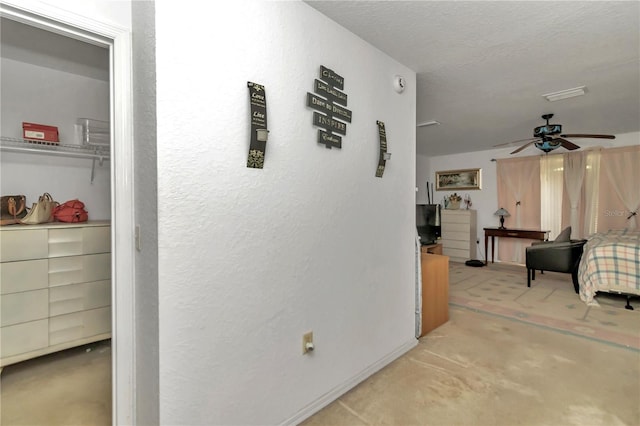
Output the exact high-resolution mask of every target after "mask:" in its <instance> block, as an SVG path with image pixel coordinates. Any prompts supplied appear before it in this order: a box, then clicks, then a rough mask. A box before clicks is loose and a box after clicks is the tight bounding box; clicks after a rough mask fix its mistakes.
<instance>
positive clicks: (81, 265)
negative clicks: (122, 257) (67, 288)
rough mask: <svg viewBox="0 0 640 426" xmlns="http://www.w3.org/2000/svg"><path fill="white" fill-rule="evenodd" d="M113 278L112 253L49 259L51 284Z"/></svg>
mask: <svg viewBox="0 0 640 426" xmlns="http://www.w3.org/2000/svg"><path fill="white" fill-rule="evenodd" d="M108 279H111V254H110V253H103V254H89V255H85V256H70V257H57V258H54V259H49V286H50V287H55V286H59V285H67V284H78V283H84V282H90V281H101V280H108Z"/></svg>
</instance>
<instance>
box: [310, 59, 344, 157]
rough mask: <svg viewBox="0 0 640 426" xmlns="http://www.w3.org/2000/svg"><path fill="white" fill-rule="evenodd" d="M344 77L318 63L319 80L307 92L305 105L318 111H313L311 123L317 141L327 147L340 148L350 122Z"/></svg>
mask: <svg viewBox="0 0 640 426" xmlns="http://www.w3.org/2000/svg"><path fill="white" fill-rule="evenodd" d="M343 89H344V78H342V76H340V75H338V74H336V73H335V72H333V71H332V70H330V69H329V68H327V67H325V66H323V65H320V80H314V84H313V91H314V92H315V93H309V92H307V106H308V107H309V108H311V109H314V110H316V111H319V112H314V113H313V124H314V125H315V126H318V127H321V128H322V129H324V130H320V129H318V143H322V144H324V146H325V147H326V148H328V149H331V148H342V137H341V136H338V135H337V134H334V133H338V134H340V135H343V136H344V135H346V134H347V124H346V123H345V121H346V122H347V123H351V111H349V110H348V109H347V108H345V107H346V106H347V94H346V93H344V92H341V90H343ZM340 120H342V121H340Z"/></svg>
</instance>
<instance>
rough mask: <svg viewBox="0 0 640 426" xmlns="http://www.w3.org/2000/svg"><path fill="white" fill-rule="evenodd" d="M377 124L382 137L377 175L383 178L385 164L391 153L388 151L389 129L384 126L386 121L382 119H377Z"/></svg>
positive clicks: (379, 134)
mask: <svg viewBox="0 0 640 426" xmlns="http://www.w3.org/2000/svg"><path fill="white" fill-rule="evenodd" d="M376 124H377V125H378V136H379V137H380V156H379V157H378V168H377V169H376V177H379V178H381V177H382V174H383V173H384V168H385V165H386V164H387V159H388V158H389V157H390V156H391V154H388V153H387V131H386V130H385V128H384V123H383V122H382V121H376Z"/></svg>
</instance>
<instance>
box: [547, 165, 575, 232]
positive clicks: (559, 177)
mask: <svg viewBox="0 0 640 426" xmlns="http://www.w3.org/2000/svg"><path fill="white" fill-rule="evenodd" d="M563 175H564V174H563V157H562V156H561V155H543V156H541V157H540V226H541V227H542V229H548V230H549V231H551V232H550V233H549V239H551V240H553V239H555V238H556V236H557V235H558V234H559V233H560V232H561V231H562V194H563V192H564V191H563V187H564V185H563ZM578 195H579V194H578Z"/></svg>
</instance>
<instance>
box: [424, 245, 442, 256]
mask: <svg viewBox="0 0 640 426" xmlns="http://www.w3.org/2000/svg"><path fill="white" fill-rule="evenodd" d="M420 251H421V252H422V253H431V254H442V244H425V245H423V246H421V247H420Z"/></svg>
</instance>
